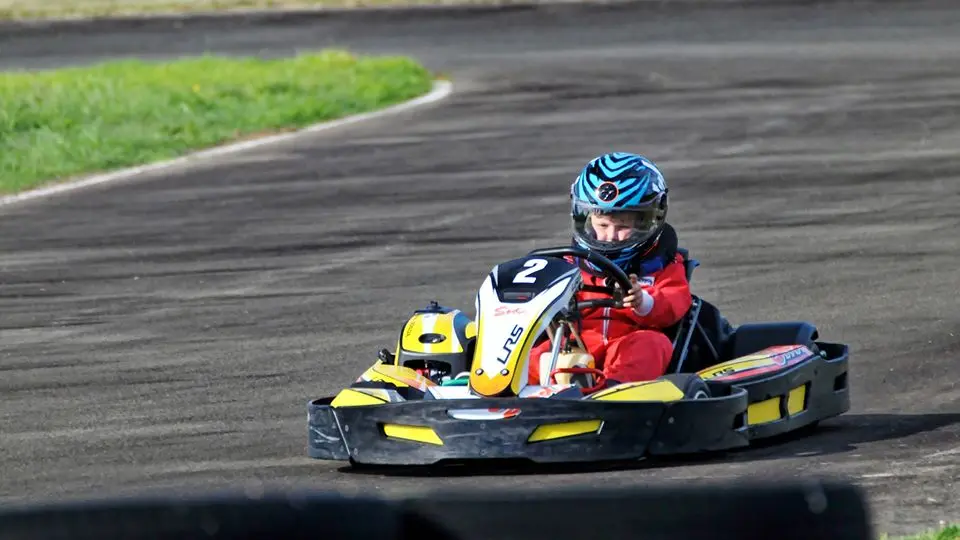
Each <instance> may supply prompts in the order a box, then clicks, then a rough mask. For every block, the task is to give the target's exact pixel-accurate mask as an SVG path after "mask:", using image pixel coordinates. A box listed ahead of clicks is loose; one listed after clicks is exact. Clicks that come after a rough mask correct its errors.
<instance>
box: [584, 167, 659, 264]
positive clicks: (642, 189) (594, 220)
mask: <svg viewBox="0 0 960 540" xmlns="http://www.w3.org/2000/svg"><path fill="white" fill-rule="evenodd" d="M570 199H571V210H570V214H571V218H572V220H573V240H574V244H575V245H576V246H578V247H581V248H583V249H587V250H590V251H593V252H596V253H599V254H600V255H603V256H604V257H606V258H608V259H610V260H611V261H612V262H613V263H615V264H616V265H617V266H619V267H620V268H622V269H623V270H624V271H628V268H629V266H630V262H631V260H632V259H633V257H635V256H637V255H643V254H646V253H647V252H649V251H650V249H651V248H652V247H653V246H654V245H656V243H657V240H659V238H660V234H661V233H662V232H663V226H664V224H665V223H666V219H667V184H666V180H664V178H663V174H662V173H661V172H660V170H659V169H658V168H657V166H656V165H654V164H653V162H651V161H650V160H648V159H647V158H645V157H643V156H641V155H638V154H631V153H627V152H610V153H607V154H603V155H601V156H598V157H596V158H594V159H592V160H590V162H589V163H587V164H586V166H584V168H583V169H582V170H581V171H580V175H579V176H577V178H576V180H574V182H573V184H572V185H571V186H570ZM584 262H586V261H584ZM586 264H587V265H588V266H590V267H593V266H594V265H593V264H591V263H588V262H586ZM593 269H594V270H598V269H597V268H593Z"/></svg>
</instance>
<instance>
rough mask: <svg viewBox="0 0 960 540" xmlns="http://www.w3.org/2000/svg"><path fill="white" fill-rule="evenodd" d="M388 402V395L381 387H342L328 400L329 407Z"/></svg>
mask: <svg viewBox="0 0 960 540" xmlns="http://www.w3.org/2000/svg"><path fill="white" fill-rule="evenodd" d="M389 402H390V395H389V394H388V393H387V391H386V390H384V389H381V388H344V389H343V390H341V391H340V393H339V394H337V397H335V398H333V401H332V402H330V406H331V407H334V408H336V407H362V406H368V405H383V404H384V403H389Z"/></svg>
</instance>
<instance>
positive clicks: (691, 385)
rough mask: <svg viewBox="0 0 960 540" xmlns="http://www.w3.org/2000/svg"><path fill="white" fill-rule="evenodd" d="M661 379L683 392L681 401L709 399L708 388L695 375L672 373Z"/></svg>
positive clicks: (704, 382)
mask: <svg viewBox="0 0 960 540" xmlns="http://www.w3.org/2000/svg"><path fill="white" fill-rule="evenodd" d="M661 378H662V379H665V380H668V381H670V382H671V383H673V384H674V385H675V386H676V387H677V388H679V389H680V391H681V392H683V399H707V398H709V397H711V396H710V387H709V386H707V383H706V381H704V380H703V379H701V378H700V376H699V375H697V374H694V373H672V374H670V375H664V376H663V377H661Z"/></svg>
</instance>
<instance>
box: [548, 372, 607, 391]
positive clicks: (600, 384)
mask: <svg viewBox="0 0 960 540" xmlns="http://www.w3.org/2000/svg"><path fill="white" fill-rule="evenodd" d="M559 373H571V374H574V375H577V374H586V375H593V376H594V377H596V379H597V380H596V382H595V383H593V386H588V387H586V388H581V389H580V393H581V394H583V395H585V396H588V395H590V394H592V393H594V392H596V391H597V390H602V389H603V388H604V387H605V386H606V385H607V376H606V375H605V374H604V373H603V371H601V370H599V369H595V368H588V367H570V368H556V369H554V370H553V371H551V372H550V380H551V381H553V384H556V383H557V374H559Z"/></svg>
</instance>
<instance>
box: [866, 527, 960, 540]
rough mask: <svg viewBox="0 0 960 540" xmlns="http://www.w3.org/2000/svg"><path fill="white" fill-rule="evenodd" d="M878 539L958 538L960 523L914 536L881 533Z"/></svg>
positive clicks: (941, 539) (936, 539)
mask: <svg viewBox="0 0 960 540" xmlns="http://www.w3.org/2000/svg"><path fill="white" fill-rule="evenodd" d="M880 540H960V525H950V526H948V527H945V528H943V529H940V530H939V531H932V532H927V533H922V534H918V535H915V536H901V537H892V536H887V535H882V536H881V537H880Z"/></svg>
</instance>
